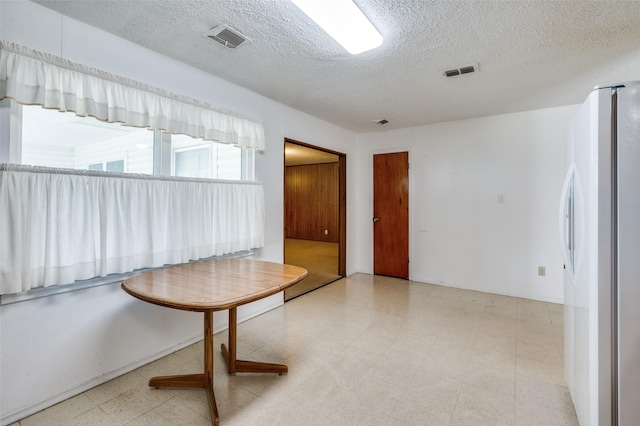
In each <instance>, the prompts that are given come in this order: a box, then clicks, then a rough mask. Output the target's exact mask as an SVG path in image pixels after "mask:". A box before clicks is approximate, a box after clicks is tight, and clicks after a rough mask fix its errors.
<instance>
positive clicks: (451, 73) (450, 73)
mask: <svg viewBox="0 0 640 426" xmlns="http://www.w3.org/2000/svg"><path fill="white" fill-rule="evenodd" d="M476 71H480V67H479V66H478V64H477V63H476V64H473V65H466V66H464V67H460V68H452V69H450V70H445V71H442V75H444V76H445V77H455V76H456V75H462V74H469V73H472V72H476Z"/></svg>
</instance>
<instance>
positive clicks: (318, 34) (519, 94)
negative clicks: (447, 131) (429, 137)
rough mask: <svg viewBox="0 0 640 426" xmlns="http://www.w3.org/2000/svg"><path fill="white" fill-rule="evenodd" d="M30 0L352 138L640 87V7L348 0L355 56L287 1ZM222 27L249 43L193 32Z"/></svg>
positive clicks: (598, 3)
mask: <svg viewBox="0 0 640 426" xmlns="http://www.w3.org/2000/svg"><path fill="white" fill-rule="evenodd" d="M36 2H37V3H40V4H42V5H45V6H47V7H49V8H51V9H54V10H56V11H59V12H61V13H63V14H65V15H68V16H70V17H73V18H75V19H78V20H80V21H82V22H86V23H88V24H90V25H92V26H95V27H98V28H102V29H104V30H106V31H108V32H111V33H113V34H116V35H118V36H120V37H123V38H125V39H128V40H131V41H132V42H134V43H137V44H139V45H142V46H146V47H148V48H150V49H153V50H156V51H158V52H161V53H163V54H165V55H168V56H171V57H173V58H176V59H178V60H180V61H182V62H185V63H188V64H191V65H193V66H195V67H198V68H201V69H203V70H205V71H208V72H210V73H212V74H214V75H217V76H219V77H221V78H223V79H225V80H228V81H231V82H233V83H236V84H238V85H240V86H244V87H246V88H248V89H250V90H253V91H255V92H258V93H260V94H263V95H265V96H267V97H269V98H271V99H274V100H277V101H279V102H282V103H284V104H287V105H290V106H292V107H293V108H296V109H299V110H301V111H304V112H307V113H309V114H311V115H314V116H316V117H319V118H322V119H324V120H326V121H329V122H332V123H335V124H337V125H339V126H341V127H344V128H347V129H350V130H352V131H355V132H368V131H383V130H387V129H392V128H401V127H408V126H415V125H420V124H427V123H435V122H442V121H450V120H457V119H463V118H470V117H478V116H486V115H494V114H501V113H508V112H516V111H524V110H531V109H538V108H546V107H552V106H560V105H567V104H573V103H579V102H581V101H582V100H583V99H584V98H585V97H586V96H587V94H588V92H589V90H591V88H592V87H593V86H595V85H598V84H600V85H602V84H609V83H617V82H620V81H628V80H634V79H635V80H638V79H640V1H614V2H605V1H589V2H585V1H422V0H416V1H412V0H355V3H356V4H358V5H359V6H360V8H361V9H362V10H363V11H364V12H365V14H366V15H367V16H368V17H369V18H370V20H371V21H372V22H373V23H374V25H375V26H376V27H377V28H378V30H379V31H380V33H381V34H382V36H383V37H384V43H383V45H382V46H381V47H379V48H377V49H375V50H372V51H369V52H366V53H363V54H360V55H357V56H352V55H350V54H348V53H346V52H345V51H344V50H343V49H342V48H341V47H340V46H339V45H338V44H337V43H335V42H334V41H333V40H332V39H331V38H329V36H327V35H326V34H325V33H324V32H323V31H322V30H320V29H319V28H317V27H316V26H315V24H313V23H312V22H311V21H310V20H309V19H308V18H307V17H306V16H305V15H303V14H302V12H300V11H299V10H298V9H297V8H296V7H295V6H294V5H293V4H292V3H290V2H289V1H288V0H208V1H186V0H157V1H134V0H130V1H126V0H90V1H81V0H71V1H65V0H55V1H46V0H36ZM219 24H227V25H229V26H231V27H233V28H235V29H237V30H238V31H240V32H241V33H243V34H245V35H246V36H247V37H249V38H250V39H252V42H251V43H247V44H245V45H243V46H241V47H240V48H238V49H227V48H224V47H223V46H221V45H220V44H218V43H216V42H214V41H211V40H209V39H207V38H204V37H202V35H201V34H202V33H203V32H205V31H207V30H209V29H210V28H212V27H214V26H216V25H219ZM473 63H479V64H480V71H479V72H477V73H474V74H467V75H464V76H458V77H452V78H448V79H447V78H445V77H443V76H442V71H443V70H446V69H450V68H453V67H459V66H464V65H468V64H473ZM621 64H623V65H621ZM629 64H635V65H636V66H630V65H629ZM383 118H384V119H387V120H389V123H388V124H386V125H384V126H380V125H378V124H374V123H373V121H374V120H378V119H383Z"/></svg>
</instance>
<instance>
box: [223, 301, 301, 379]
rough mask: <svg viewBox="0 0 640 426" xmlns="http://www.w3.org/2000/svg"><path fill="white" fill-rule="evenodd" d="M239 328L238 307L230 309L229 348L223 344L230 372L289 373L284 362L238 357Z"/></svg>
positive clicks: (224, 355)
mask: <svg viewBox="0 0 640 426" xmlns="http://www.w3.org/2000/svg"><path fill="white" fill-rule="evenodd" d="M237 328H238V311H237V308H231V309H229V348H228V349H227V347H226V346H225V344H224V343H223V344H222V345H221V347H220V348H221V350H222V356H223V357H224V360H225V361H226V362H227V371H228V372H229V374H232V375H233V374H236V373H278V374H280V375H283V374H287V373H288V371H289V369H288V368H287V366H286V365H283V364H269V363H266V362H254V361H243V360H239V359H236V353H237V352H236V341H237Z"/></svg>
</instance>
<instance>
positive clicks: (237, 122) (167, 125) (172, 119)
mask: <svg viewBox="0 0 640 426" xmlns="http://www.w3.org/2000/svg"><path fill="white" fill-rule="evenodd" d="M4 98H12V99H14V100H15V101H17V102H19V103H22V104H28V105H42V106H43V107H45V108H52V109H58V110H60V111H73V112H75V113H76V114H77V115H79V116H92V117H95V118H97V119H99V120H103V121H108V122H120V123H124V124H127V125H129V126H135V127H147V128H150V129H154V130H164V131H166V132H169V133H181V134H186V135H189V136H192V137H196V138H204V139H206V140H213V141H218V142H223V143H230V144H234V145H237V146H240V147H245V148H255V149H258V150H264V128H263V126H262V123H261V122H260V121H259V120H257V119H253V118H250V117H245V116H242V115H240V114H237V113H234V112H232V111H227V110H224V109H219V108H214V107H212V106H211V105H208V104H206V103H204V102H200V101H197V100H194V99H189V98H187V97H184V96H178V95H174V94H171V93H169V92H166V91H164V90H161V89H158V88H154V87H152V86H148V85H145V84H143V83H139V82H136V81H133V80H129V79H126V78H123V77H120V76H116V75H112V74H109V73H106V72H104V71H100V70H97V69H94V68H90V67H86V66H83V65H79V64H75V63H73V62H70V61H68V60H66V59H63V58H60V57H57V56H54V55H50V54H47V53H42V52H38V51H35V50H32V49H29V48H27V47H24V46H20V45H17V44H15V43H10V42H6V41H0V100H1V99H4Z"/></svg>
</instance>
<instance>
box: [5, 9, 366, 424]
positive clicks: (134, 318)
mask: <svg viewBox="0 0 640 426" xmlns="http://www.w3.org/2000/svg"><path fill="white" fill-rule="evenodd" d="M0 39H3V40H7V41H11V42H16V43H19V44H22V45H26V46H29V47H32V48H34V49H37V50H40V51H43V52H47V53H51V54H54V55H57V56H62V57H64V58H65V59H68V60H70V61H74V62H77V63H80V64H84V65H87V66H91V67H95V68H98V69H102V70H105V71H107V72H110V73H113V74H118V75H122V76H124V77H127V78H131V79H133V80H137V81H140V82H143V83H147V84H151V85H153V86H156V87H161V88H163V89H166V90H168V91H171V92H174V93H177V94H182V95H186V96H190V97H193V98H197V99H200V100H203V101H206V102H210V103H212V104H215V105H219V106H222V107H225V108H228V109H232V110H236V111H238V112H241V113H243V114H247V115H252V116H256V117H260V118H262V119H263V120H264V125H265V133H266V147H267V149H266V151H265V152H264V153H260V154H258V155H257V156H256V177H257V179H258V180H261V181H262V182H263V184H264V189H265V199H266V206H265V207H266V220H267V226H266V229H267V233H266V246H265V248H264V249H261V250H260V251H259V252H258V255H257V257H258V258H261V259H265V260H271V261H276V262H280V261H282V258H283V232H282V229H283V209H282V206H283V167H284V164H283V157H284V138H285V137H290V138H293V139H297V140H300V141H304V142H308V143H312V144H315V145H319V146H322V147H326V148H329V149H333V150H336V151H340V152H344V153H346V154H347V164H348V165H347V168H348V175H347V192H348V193H350V194H353V193H355V192H356V188H357V187H356V179H355V173H354V170H355V168H354V167H352V166H353V159H354V158H355V154H356V145H355V136H354V135H353V134H352V133H350V132H348V131H345V130H343V129H341V128H338V127H336V126H333V125H331V124H328V123H326V122H323V121H320V120H318V119H315V118H313V117H311V116H309V115H306V114H303V113H301V112H299V111H296V110H293V109H291V108H289V107H286V106H284V105H282V104H279V103H276V102H274V101H271V100H269V99H267V98H264V97H262V96H260V95H257V94H256V93H253V92H250V91H248V90H246V89H243V88H240V87H238V86H235V85H233V84H230V83H228V82H225V81H224V80H221V79H219V78H216V77H214V76H211V75H209V74H207V73H205V72H203V71H200V70H197V69H194V68H192V67H190V66H188V65H186V64H183V63H180V62H177V61H175V60H172V59H170V58H167V57H165V56H162V55H160V54H158V53H156V52H153V51H150V50H148V49H145V48H142V47H140V46H137V45H135V44H132V43H130V42H128V41H126V40H123V39H120V38H117V37H115V36H113V35H110V34H108V33H105V32H103V31H101V30H98V29H96V28H93V27H90V26H87V25H85V24H82V23H79V22H77V21H74V20H72V19H70V18H67V17H64V16H62V15H60V14H58V13H56V12H53V11H51V10H49V9H46V8H44V7H42V6H39V5H37V4H34V3H30V2H26V1H0ZM4 134H5V133H4V132H0V135H4ZM0 145H1V144H0ZM347 203H348V205H347V212H348V213H347V214H348V217H347V226H348V229H347V241H348V243H347V250H348V251H347V272H348V273H352V272H353V270H354V268H353V266H352V262H351V260H350V259H355V258H356V253H357V244H356V241H355V239H354V238H353V236H354V235H355V233H354V231H355V227H354V223H355V212H356V207H355V204H354V203H355V199H350V200H348V202H347ZM280 304H282V296H281V295H276V296H272V297H271V298H268V299H265V300H262V301H259V302H256V303H253V304H251V305H248V306H245V307H243V308H244V309H241V310H240V311H239V316H240V317H241V318H247V317H250V316H252V315H256V314H258V313H260V312H262V311H264V310H266V309H271V308H273V307H275V306H278V305H280ZM214 321H215V329H216V330H220V329H222V328H223V327H225V326H226V317H225V315H224V313H222V314H220V315H218V314H216V316H215V319H214ZM201 333H202V318H201V315H200V314H195V313H190V312H181V311H174V310H170V309H165V308H159V307H155V306H151V305H149V304H146V303H144V302H140V301H137V300H135V299H133V298H131V297H130V296H128V295H127V294H125V293H124V292H123V291H122V290H121V289H120V287H119V284H117V283H116V284H108V285H104V286H102V287H96V288H91V289H86V290H78V291H74V292H69V293H63V294H58V295H55V296H51V297H46V298H40V299H33V300H29V301H25V302H19V303H14V304H9V305H3V306H0V348H1V349H0V350H1V360H0V372H1V375H0V398H1V400H0V419H1V420H0V421H1V423H2V424H8V423H9V422H12V421H14V420H17V419H19V418H22V417H24V416H26V415H28V414H30V413H33V412H35V411H38V410H40V409H42V408H44V407H46V406H48V405H51V404H53V403H55V402H58V401H60V400H62V399H64V398H66V397H68V396H70V395H73V394H75V393H78V392H81V391H82V390H84V389H88V388H90V387H92V386H94V385H96V384H98V383H101V382H103V381H106V380H108V379H110V378H112V377H115V376H117V375H119V374H121V373H123V372H125V371H127V370H130V369H132V368H134V367H136V366H138V365H140V364H143V363H146V362H148V361H150V360H152V359H154V358H157V357H159V356H161V355H163V354H166V353H170V352H171V351H173V350H175V349H177V348H180V347H183V346H185V345H187V344H189V343H191V342H193V341H195V340H198V339H200V338H201Z"/></svg>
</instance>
